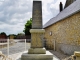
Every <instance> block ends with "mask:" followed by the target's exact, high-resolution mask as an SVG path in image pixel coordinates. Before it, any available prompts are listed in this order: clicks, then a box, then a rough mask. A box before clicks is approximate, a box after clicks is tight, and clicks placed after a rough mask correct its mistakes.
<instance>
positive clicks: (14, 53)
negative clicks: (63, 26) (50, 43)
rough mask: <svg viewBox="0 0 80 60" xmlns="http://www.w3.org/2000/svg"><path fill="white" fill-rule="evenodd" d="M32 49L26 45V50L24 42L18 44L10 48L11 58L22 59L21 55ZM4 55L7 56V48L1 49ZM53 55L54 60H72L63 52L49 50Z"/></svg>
mask: <svg viewBox="0 0 80 60" xmlns="http://www.w3.org/2000/svg"><path fill="white" fill-rule="evenodd" d="M29 48H30V43H26V50H25V44H24V43H23V42H17V43H15V44H13V45H11V46H10V47H9V57H10V58H12V60H17V59H18V58H19V57H21V54H22V53H24V52H27V51H28V49H29ZM0 51H2V53H3V54H5V55H6V56H7V48H6V47H5V48H3V49H0ZM48 51H50V52H51V53H52V54H53V60H70V58H69V56H68V55H65V54H63V53H61V52H57V51H53V50H48Z"/></svg>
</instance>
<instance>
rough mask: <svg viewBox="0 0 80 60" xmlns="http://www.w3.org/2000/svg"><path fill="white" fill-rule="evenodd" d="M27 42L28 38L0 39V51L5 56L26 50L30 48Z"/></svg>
mask: <svg viewBox="0 0 80 60" xmlns="http://www.w3.org/2000/svg"><path fill="white" fill-rule="evenodd" d="M27 42H30V39H27V40H26V39H0V51H1V52H2V53H3V54H4V55H7V56H9V55H11V54H15V53H19V52H22V51H26V50H27V49H29V48H30V45H28V44H27Z"/></svg>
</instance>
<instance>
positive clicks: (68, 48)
mask: <svg viewBox="0 0 80 60" xmlns="http://www.w3.org/2000/svg"><path fill="white" fill-rule="evenodd" d="M56 48H57V51H61V52H63V53H64V54H68V55H72V54H74V51H80V46H79V45H78V46H77V45H68V44H58V45H57V46H56Z"/></svg>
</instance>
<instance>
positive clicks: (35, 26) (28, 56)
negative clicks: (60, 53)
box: [21, 0, 53, 60]
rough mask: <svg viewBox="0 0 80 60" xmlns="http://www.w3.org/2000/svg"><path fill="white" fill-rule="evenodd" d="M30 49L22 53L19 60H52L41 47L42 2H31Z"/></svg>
mask: <svg viewBox="0 0 80 60" xmlns="http://www.w3.org/2000/svg"><path fill="white" fill-rule="evenodd" d="M30 33H31V48H30V49H29V50H28V52H27V53H23V54H22V56H21V60H53V55H52V54H51V53H50V52H49V51H46V49H45V48H44V47H43V36H44V33H45V30H44V29H42V1H41V0H33V10H32V29H31V30H30Z"/></svg>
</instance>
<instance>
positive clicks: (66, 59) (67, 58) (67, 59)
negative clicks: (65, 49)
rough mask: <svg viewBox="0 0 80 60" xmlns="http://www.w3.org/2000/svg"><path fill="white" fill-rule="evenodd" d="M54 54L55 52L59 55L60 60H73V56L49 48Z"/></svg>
mask: <svg viewBox="0 0 80 60" xmlns="http://www.w3.org/2000/svg"><path fill="white" fill-rule="evenodd" d="M49 51H50V52H51V53H52V54H54V55H55V56H56V57H58V58H59V59H60V60H71V56H69V55H65V54H63V53H61V52H57V51H53V50H49Z"/></svg>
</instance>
